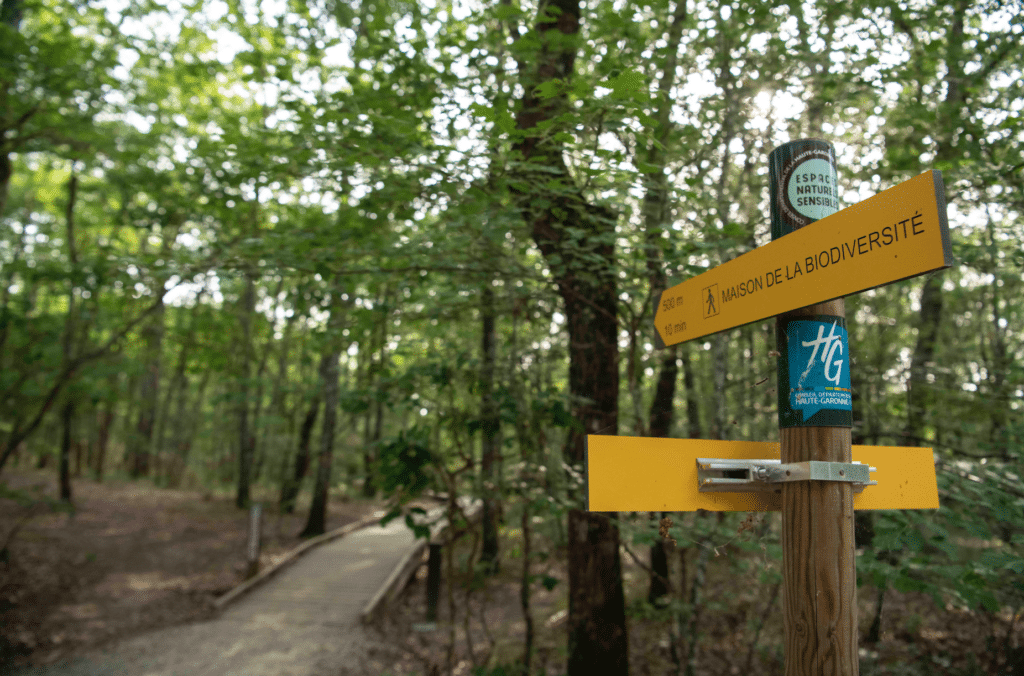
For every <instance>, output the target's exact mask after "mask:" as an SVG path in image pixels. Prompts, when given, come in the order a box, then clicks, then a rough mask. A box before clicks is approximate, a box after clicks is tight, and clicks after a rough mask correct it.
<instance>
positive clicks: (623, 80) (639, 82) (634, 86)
mask: <svg viewBox="0 0 1024 676" xmlns="http://www.w3.org/2000/svg"><path fill="white" fill-rule="evenodd" d="M604 86H606V87H608V88H610V89H611V90H612V97H614V98H626V97H628V96H631V95H632V94H633V92H635V91H637V90H638V89H640V88H641V87H643V86H644V76H643V75H641V74H640V73H638V72H636V71H634V70H629V69H626V70H625V71H623V72H621V73H619V74H618V75H616V76H615V77H612V78H609V79H608V80H607V82H606V84H605V85H604Z"/></svg>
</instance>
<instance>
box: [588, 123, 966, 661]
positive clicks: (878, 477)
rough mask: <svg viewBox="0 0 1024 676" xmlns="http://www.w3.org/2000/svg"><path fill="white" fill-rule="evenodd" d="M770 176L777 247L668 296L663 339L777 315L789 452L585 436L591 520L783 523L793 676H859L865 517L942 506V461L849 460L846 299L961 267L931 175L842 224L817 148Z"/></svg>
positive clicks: (898, 451)
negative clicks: (645, 514)
mask: <svg viewBox="0 0 1024 676" xmlns="http://www.w3.org/2000/svg"><path fill="white" fill-rule="evenodd" d="M769 169H770V177H771V188H770V190H771V192H770V204H771V221H772V240H773V241H772V242H771V243H770V244H767V245H765V246H762V247H759V248H757V249H754V250H753V251H750V252H748V253H746V254H744V255H742V256H739V257H737V258H735V259H733V260H731V261H729V262H727V263H724V264H722V265H720V266H718V267H716V268H713V269H711V270H708V271H707V272H705V273H703V274H701V275H698V276H697V277H694V278H692V279H689V280H687V281H685V282H683V283H682V284H679V285H677V286H674V287H672V288H670V289H667V290H666V291H664V292H662V293H661V294H660V296H659V297H658V298H656V299H655V301H656V306H655V308H656V309H655V334H656V342H657V344H658V347H664V346H667V345H674V344H676V343H681V342H684V341H687V340H692V339H694V338H700V337H703V336H707V335H710V334H712V333H717V332H719V331H724V330H727V329H731V328H734V327H737V326H741V325H743V324H749V323H751V322H755V321H759V320H762V319H766V318H768V317H773V316H774V317H775V318H776V340H777V346H778V351H779V353H780V356H779V360H778V376H779V378H778V380H779V387H778V392H779V437H780V443H779V444H768V443H757V442H743V441H715V442H711V441H701V440H692V439H691V440H680V439H646V438H637V437H604V436H596V435H592V436H588V437H587V459H586V465H587V469H586V472H587V501H588V505H587V508H588V509H590V510H594V511H681V510H695V509H708V510H716V511H766V510H781V511H782V550H783V562H782V567H783V610H784V615H785V620H784V627H785V644H786V649H785V654H786V672H785V673H786V674H787V676H796V675H798V674H800V675H803V674H806V675H807V676H811V675H814V676H817V675H819V674H841V675H843V676H856V674H857V673H858V671H859V664H858V655H857V585H856V570H855V566H854V540H853V510H854V509H934V508H937V507H938V506H939V503H938V491H937V488H936V481H935V466H934V460H933V457H932V450H931V449H930V448H891V447H867V446H857V447H851V443H850V441H851V438H850V428H851V427H852V423H853V413H852V411H853V407H852V391H851V386H850V363H851V362H850V354H849V353H850V350H849V341H848V334H847V329H846V319H845V307H844V302H843V296H846V295H849V294H852V293H858V292H860V291H864V290H866V289H870V288H874V287H878V286H882V285H885V284H889V283H891V282H895V281H899V280H902V279H908V278H910V277H914V276H917V275H921V274H924V273H927V272H931V271H933V270H938V269H941V268H945V267H949V266H950V265H952V263H953V258H952V253H951V248H950V239H949V226H948V223H947V221H946V200H945V189H944V187H943V184H942V174H941V173H939V172H938V171H928V172H925V173H923V174H921V175H920V176H917V177H916V178H913V179H910V180H909V181H906V182H904V183H901V184H900V185H897V186H895V187H894V188H891V189H889V190H886V191H885V192H882V193H879V194H878V195H876V196H874V197H872V198H870V199H867V200H865V201H863V202H860V203H859V204H855V205H853V206H851V207H848V208H846V209H843V210H842V211H839V210H838V209H839V193H838V180H837V174H836V163H835V150H834V148H833V147H832V145H831V144H830V143H827V142H825V141H819V140H801V141H793V142H791V143H787V144H785V145H783V146H781V147H779V148H776V149H775V150H774V151H772V153H771V155H770V156H769ZM808 226H809V227H808ZM855 460H856V461H855ZM872 474H874V476H873V477H872Z"/></svg>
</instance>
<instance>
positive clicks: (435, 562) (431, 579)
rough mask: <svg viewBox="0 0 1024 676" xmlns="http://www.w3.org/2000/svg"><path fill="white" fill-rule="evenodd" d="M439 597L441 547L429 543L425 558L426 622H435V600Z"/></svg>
mask: <svg viewBox="0 0 1024 676" xmlns="http://www.w3.org/2000/svg"><path fill="white" fill-rule="evenodd" d="M440 595H441V545H440V544H439V543H433V542H431V543H430V554H429V555H428V556H427V622H436V621H437V598H438V597H439V596H440Z"/></svg>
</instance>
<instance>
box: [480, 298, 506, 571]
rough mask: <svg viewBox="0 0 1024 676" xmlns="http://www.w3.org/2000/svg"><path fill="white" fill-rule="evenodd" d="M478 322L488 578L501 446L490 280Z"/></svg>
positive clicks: (494, 556) (494, 546)
mask: <svg viewBox="0 0 1024 676" xmlns="http://www.w3.org/2000/svg"><path fill="white" fill-rule="evenodd" d="M480 298H481V308H480V315H481V319H482V335H481V348H480V351H481V367H480V399H481V401H480V431H481V433H482V434H481V446H482V448H481V457H480V474H481V476H480V480H481V484H482V495H483V515H482V516H483V519H482V528H483V538H482V539H483V542H482V548H481V551H480V562H481V563H482V564H483V566H484V569H485V571H486V572H487V573H488V574H489V575H493V574H495V573H497V572H498V567H499V561H498V512H499V510H500V506H501V502H500V497H499V493H498V487H497V482H496V472H495V469H496V467H495V466H496V464H497V462H498V461H499V453H500V447H501V436H500V434H501V427H500V425H501V419H500V417H499V415H498V406H497V403H496V402H495V400H494V362H495V329H494V315H495V313H494V288H493V287H492V286H491V282H490V280H486V281H485V282H484V286H483V289H482V291H481V294H480Z"/></svg>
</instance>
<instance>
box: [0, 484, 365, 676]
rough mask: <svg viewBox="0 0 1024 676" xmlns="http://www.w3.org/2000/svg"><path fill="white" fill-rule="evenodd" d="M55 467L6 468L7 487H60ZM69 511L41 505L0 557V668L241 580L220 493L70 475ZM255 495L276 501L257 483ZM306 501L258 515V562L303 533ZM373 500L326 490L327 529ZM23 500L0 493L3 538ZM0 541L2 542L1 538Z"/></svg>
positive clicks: (232, 516) (185, 608) (201, 611)
mask: <svg viewBox="0 0 1024 676" xmlns="http://www.w3.org/2000/svg"><path fill="white" fill-rule="evenodd" d="M53 474H54V472H52V471H49V472H41V471H35V470H25V469H10V468H7V469H5V472H4V476H3V479H2V481H3V482H4V483H6V484H7V486H8V488H10V489H15V490H21V491H23V492H28V493H31V494H38V495H40V496H44V495H45V496H50V497H53V496H55V495H56V494H57V489H56V481H55V477H54V476H53ZM73 489H74V490H73V497H74V504H75V510H74V512H73V513H62V512H50V511H49V510H46V509H41V508H40V507H39V506H37V507H36V508H35V511H34V512H32V513H33V514H34V516H31V517H30V518H28V519H27V520H25V521H24V525H23V526H22V527H21V529H20V530H19V531H18V532H17V533H16V534H15V536H14V537H13V538H12V539H11V542H10V544H9V545H8V550H9V556H8V557H7V560H6V561H0V673H3V672H4V670H5V668H9V667H10V665H11V664H16V663H26V662H31V663H34V664H44V663H51V662H54V661H55V660H58V659H60V658H62V657H64V656H66V655H68V654H71V653H75V652H79V651H81V650H83V649H86V648H90V647H94V646H98V645H100V644H103V643H106V642H108V641H110V640H112V639H115V638H117V639H122V638H126V637H130V636H134V635H137V634H139V633H141V632H144V631H147V630H150V629H156V628H159V627H168V626H172V625H177V624H182V623H185V622H191V621H196V620H201V619H206V618H209V617H212V616H213V614H214V606H213V601H214V599H216V598H217V597H218V596H221V595H222V594H224V593H225V592H227V591H229V590H230V589H232V588H233V587H235V586H236V585H237V584H239V583H240V582H242V581H243V579H244V576H245V572H246V561H245V545H246V537H247V520H248V513H247V512H246V511H243V510H239V509H236V508H235V506H234V501H233V497H232V496H231V495H229V494H228V493H227V491H226V490H225V491H224V492H223V493H212V492H200V491H193V490H175V489H167V488H156V487H154V486H153V485H152V484H151V483H148V482H145V481H132V482H126V481H117V480H112V479H111V480H107V481H105V482H103V483H97V482H95V481H93V480H91V479H85V478H81V479H76V480H74V482H73ZM254 500H263V501H264V502H265V504H267V505H275V502H276V501H275V496H273V495H271V494H269V493H268V494H267V495H263V494H262V493H261V492H260V490H259V489H258V488H257V489H256V490H255V491H254ZM305 500H306V502H305V503H303V502H302V501H301V500H300V503H299V505H298V507H297V509H296V511H295V513H294V514H290V515H279V514H276V513H273V510H271V511H270V513H266V512H265V516H264V528H263V542H262V549H261V557H260V564H261V568H266V567H268V566H270V565H273V564H274V563H275V562H276V561H278V560H280V559H281V558H282V557H283V556H284V555H285V554H286V553H287V552H288V551H289V550H291V549H293V548H295V547H296V546H298V545H299V544H301V543H302V542H303V540H302V539H301V538H299V537H297V534H298V533H299V532H300V531H301V530H302V528H303V526H304V525H305V519H306V514H307V512H308V500H309V498H308V496H306V497H305ZM380 505H381V503H376V502H367V501H344V500H341V499H332V500H331V502H330V504H329V506H328V510H327V514H328V522H327V530H328V531H330V530H333V529H335V528H338V527H340V526H343V525H345V524H347V523H351V522H353V521H356V520H358V519H360V518H362V517H364V516H367V515H368V514H371V513H372V512H374V511H376V510H378V509H380ZM28 514H29V508H27V507H25V506H21V505H19V504H17V503H16V502H15V501H14V500H11V499H4V498H0V538H3V539H4V540H6V539H7V537H8V534H9V533H10V532H11V529H12V528H13V527H15V525H16V524H18V523H19V522H21V521H22V520H23V519H25V517H26V516H28ZM4 540H0V546H2V545H3V542H4Z"/></svg>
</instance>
